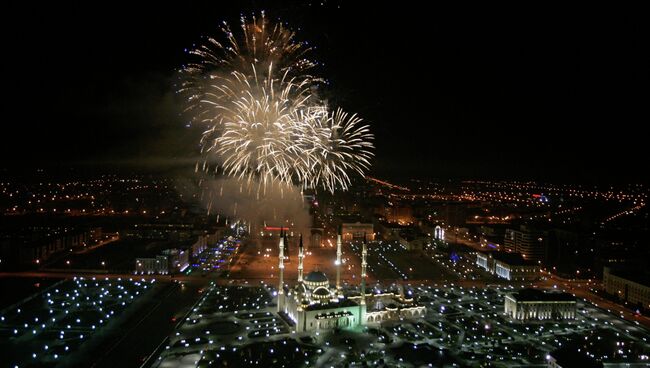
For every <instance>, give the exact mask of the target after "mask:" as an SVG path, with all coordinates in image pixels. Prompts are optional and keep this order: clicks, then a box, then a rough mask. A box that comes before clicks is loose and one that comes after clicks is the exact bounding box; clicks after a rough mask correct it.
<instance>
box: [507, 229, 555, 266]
mask: <svg viewBox="0 0 650 368" xmlns="http://www.w3.org/2000/svg"><path fill="white" fill-rule="evenodd" d="M547 238H548V234H547V232H545V231H539V230H536V229H533V228H531V227H529V226H526V225H521V226H520V227H519V230H515V229H506V235H505V239H504V241H503V246H504V248H505V250H506V251H508V252H516V253H521V255H522V256H523V257H524V258H525V259H526V260H528V261H535V262H540V261H544V260H545V259H546V248H547Z"/></svg>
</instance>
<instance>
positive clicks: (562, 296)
mask: <svg viewBox="0 0 650 368" xmlns="http://www.w3.org/2000/svg"><path fill="white" fill-rule="evenodd" d="M504 311H505V313H506V314H507V315H508V316H509V317H510V318H513V319H516V320H521V321H530V320H567V319H575V317H576V298H575V297H574V296H573V295H571V294H568V293H550V292H545V291H542V290H537V289H523V290H520V291H519V292H516V293H511V294H508V295H506V297H505V302H504Z"/></svg>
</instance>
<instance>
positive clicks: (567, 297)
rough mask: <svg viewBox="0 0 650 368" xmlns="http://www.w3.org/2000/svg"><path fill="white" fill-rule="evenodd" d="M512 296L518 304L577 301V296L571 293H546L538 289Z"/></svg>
mask: <svg viewBox="0 0 650 368" xmlns="http://www.w3.org/2000/svg"><path fill="white" fill-rule="evenodd" d="M512 296H513V297H514V298H515V299H516V300H517V301H518V302H546V301H548V302H553V301H556V302H557V301H560V302H573V301H575V300H576V298H575V296H573V295H571V294H569V293H555V292H546V291H542V290H537V289H523V290H520V291H519V292H517V293H513V294H512Z"/></svg>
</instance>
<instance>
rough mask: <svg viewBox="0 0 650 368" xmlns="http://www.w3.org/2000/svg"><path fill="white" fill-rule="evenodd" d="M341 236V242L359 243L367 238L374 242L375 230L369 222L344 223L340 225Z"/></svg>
mask: <svg viewBox="0 0 650 368" xmlns="http://www.w3.org/2000/svg"><path fill="white" fill-rule="evenodd" d="M341 231H342V233H341V236H342V237H343V241H346V242H351V241H355V240H356V241H360V240H362V239H364V237H365V238H367V239H368V240H370V241H373V240H375V230H374V226H373V224H372V223H371V222H344V223H343V224H341Z"/></svg>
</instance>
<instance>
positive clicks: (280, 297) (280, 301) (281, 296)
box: [278, 228, 284, 312]
mask: <svg viewBox="0 0 650 368" xmlns="http://www.w3.org/2000/svg"><path fill="white" fill-rule="evenodd" d="M282 232H283V229H282V228H280V244H279V246H278V247H279V248H280V255H279V257H278V258H279V259H280V264H279V265H278V268H279V269H280V282H279V283H278V312H282V311H283V310H284V305H283V304H284V237H283V236H282V235H283V234H282Z"/></svg>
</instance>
